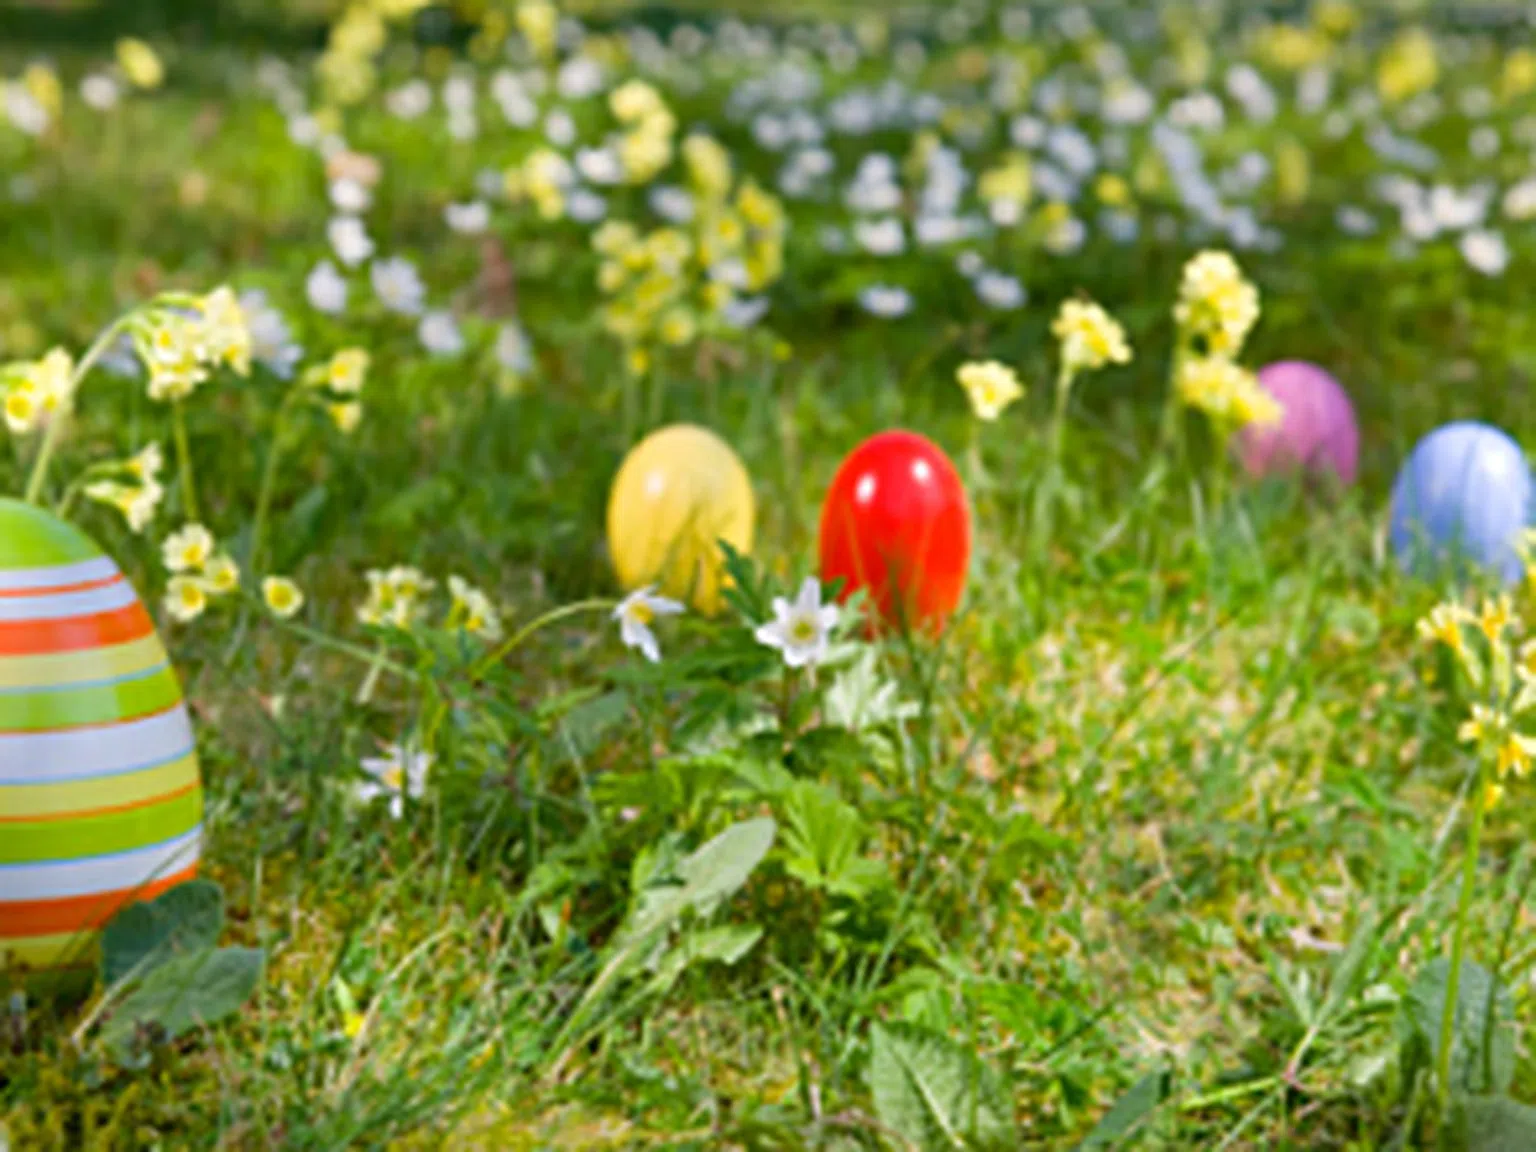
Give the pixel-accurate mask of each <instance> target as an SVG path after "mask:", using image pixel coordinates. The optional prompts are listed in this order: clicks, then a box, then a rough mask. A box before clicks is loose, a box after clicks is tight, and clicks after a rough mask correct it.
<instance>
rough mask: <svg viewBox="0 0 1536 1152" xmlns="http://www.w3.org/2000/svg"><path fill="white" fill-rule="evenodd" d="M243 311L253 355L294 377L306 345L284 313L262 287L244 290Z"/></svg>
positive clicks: (276, 371) (271, 369)
mask: <svg viewBox="0 0 1536 1152" xmlns="http://www.w3.org/2000/svg"><path fill="white" fill-rule="evenodd" d="M240 311H241V312H243V313H244V314H245V326H246V330H247V331H248V332H249V333H250V334H251V359H253V360H255V361H256V362H257V363H258V364H261V365H262V366H264V367H265V368H266V369H267V371H269V372H271V373H272V374H273V375H274V376H276V377H278V378H279V379H281V380H290V379H292V378H293V370H294V368H295V367H296V366H297V365H298V362H299V360H300V358H301V357H302V356H303V355H304V349H302V348H300V347H299V345H298V344H297V343H296V342H295V341H294V339H293V332H292V331H291V330H290V329H289V327H288V321H287V320H286V319H284V317H283V314H282V313H281V312H279V311H278V310H277V309H276V308H274V307H273V306H272V304H271V302H270V301H268V299H267V294H266V292H265V291H263V290H262V289H260V288H251V289H248V290H247V291H245V292H242V293H240Z"/></svg>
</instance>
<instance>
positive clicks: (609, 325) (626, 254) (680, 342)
mask: <svg viewBox="0 0 1536 1152" xmlns="http://www.w3.org/2000/svg"><path fill="white" fill-rule="evenodd" d="M685 160H686V161H687V163H688V167H689V174H690V180H691V182H692V184H693V186H694V189H695V192H696V198H695V211H694V217H693V221H692V225H691V227H692V231H691V232H685V231H683V230H682V229H681V228H673V227H665V228H658V229H655V230H653V231H651V232H648V233H645V234H643V235H642V234H641V233H640V232H639V231H638V230H637V229H636V228H635V227H634V226H633V225H632V224H629V223H627V222H623V221H609V222H608V223H606V224H604V225H603V226H602V227H601V228H599V229H598V230H597V232H596V233H594V234H593V237H592V246H593V248H594V249H595V250H596V251H597V253H598V255H599V256H601V257H602V258H603V259H602V262H601V264H600V265H599V266H598V272H597V282H598V287H599V289H600V290H601V291H602V293H603V295H604V296H605V297H606V298H607V303H606V304H605V305H604V307H603V313H602V319H603V326H604V328H605V329H606V330H607V331H608V332H609V334H611V335H613V336H614V337H616V338H617V339H618V340H619V341H620V342H621V343H623V344H624V345H625V347H626V348H627V349H628V350H629V355H630V362H631V367H632V368H634V369H635V370H636V371H643V370H644V369H645V367H646V366H647V365H648V363H649V353H648V351H647V348H648V347H650V346H654V345H657V344H660V345H663V346H666V347H673V348H677V347H683V346H685V345H688V344H691V343H692V342H693V341H694V339H695V338H696V337H697V336H698V334H699V332H700V331H701V330H703V329H708V328H712V327H714V326H716V325H717V324H718V322H719V320H720V318H721V317H722V315H723V314H724V312H725V310H726V309H727V308H728V307H729V306H730V304H731V303H732V302H733V301H734V300H735V299H736V294H737V293H738V292H740V291H745V292H759V291H761V290H763V289H765V288H767V287H768V286H769V285H771V284H772V283H773V282H774V281H775V280H777V279H778V278H779V276H780V275H782V273H783V271H784V235H785V231H786V224H785V216H784V209H783V207H782V205H780V203H779V201H778V200H777V199H775V198H774V197H773V196H770V195H769V194H768V193H766V192H764V191H763V190H762V189H761V188H759V187H758V186H757V185H756V184H754V183H752V182H751V181H746V182H744V183H742V184H741V185H740V186H739V187H738V188H737V189H736V193H735V195H734V197H733V196H731V194H730V189H731V183H732V173H731V165H730V158H729V157H728V156H727V155H726V153H725V150H724V149H723V148H722V147H720V145H719V144H717V143H715V142H714V141H713V140H707V139H705V138H703V137H698V138H694V139H691V140H690V141H689V142H688V144H687V145H686V146H685Z"/></svg>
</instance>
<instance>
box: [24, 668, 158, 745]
mask: <svg viewBox="0 0 1536 1152" xmlns="http://www.w3.org/2000/svg"><path fill="white" fill-rule="evenodd" d="M180 700H181V685H180V684H179V683H177V680H176V673H175V671H174V670H173V669H172V668H171V667H170V666H169V665H166V666H165V667H164V668H162V669H160V671H158V672H156V673H155V674H154V675H152V676H141V677H139V678H137V679H134V680H124V681H123V682H122V683H120V684H97V685H93V686H90V687H86V688H68V687H65V688H40V689H38V690H37V691H36V692H26V693H18V694H16V695H9V694H7V695H0V732H46V731H53V730H57V729H61V728H85V727H89V726H91V725H96V724H118V723H122V722H125V721H128V720H137V719H139V718H140V717H143V716H152V715H154V714H155V713H156V712H164V711H165V710H166V709H167V708H170V707H171V706H172V705H174V704H177V703H179V702H180Z"/></svg>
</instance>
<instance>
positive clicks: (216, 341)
mask: <svg viewBox="0 0 1536 1152" xmlns="http://www.w3.org/2000/svg"><path fill="white" fill-rule="evenodd" d="M129 330H130V332H131V333H132V335H133V342H134V346H135V348H137V350H138V353H139V358H140V359H141V360H142V361H143V362H144V367H145V368H146V369H147V370H148V371H149V397H150V399H151V400H158V401H174V400H185V399H186V398H187V397H188V396H190V395H192V393H193V392H194V391H195V390H196V389H197V386H198V385H199V384H201V383H202V382H203V381H205V380H207V379H208V376H209V373H210V371H211V370H212V369H214V368H218V367H220V366H225V367H228V368H231V369H233V370H234V371H235V372H237V373H238V374H239V375H241V376H247V375H249V374H250V371H251V333H250V328H249V327H248V326H247V324H246V320H245V314H244V312H242V311H241V308H240V302H239V300H237V299H236V298H235V294H234V293H233V292H232V291H231V290H230V289H229V288H227V287H221V288H216V289H215V290H214V291H212V292H210V293H209V294H208V295H206V296H200V297H187V296H182V295H179V294H169V295H167V296H165V297H163V298H162V301H161V302H160V303H159V304H158V305H157V306H151V307H150V308H148V309H146V310H144V311H143V312H141V313H139V314H137V315H136V316H134V317H133V319H132V321H131V323H130V328H129Z"/></svg>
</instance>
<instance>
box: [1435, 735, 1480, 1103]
mask: <svg viewBox="0 0 1536 1152" xmlns="http://www.w3.org/2000/svg"><path fill="white" fill-rule="evenodd" d="M1487 775H1488V758H1487V757H1486V756H1483V755H1479V757H1478V760H1477V782H1476V784H1475V785H1474V787H1473V790H1472V826H1471V827H1470V828H1469V829H1468V830H1467V847H1466V855H1465V856H1464V857H1463V859H1462V862H1461V895H1460V896H1459V897H1458V898H1457V901H1456V928H1455V934H1454V935H1453V936H1452V937H1451V970H1450V973H1449V974H1448V975H1447V976H1446V980H1445V1007H1444V1008H1442V1009H1441V1012H1440V1066H1439V1070H1438V1071H1439V1077H1438V1079H1439V1087H1440V1114H1441V1116H1442V1117H1443V1116H1444V1115H1445V1113H1446V1108H1447V1106H1448V1105H1449V1103H1450V1099H1451V1046H1452V1043H1453V1037H1454V1035H1455V1031H1456V999H1457V995H1458V992H1459V991H1460V986H1461V960H1462V955H1463V953H1464V952H1465V951H1466V944H1467V914H1468V912H1469V911H1470V910H1471V906H1472V889H1473V888H1474V887H1475V886H1476V883H1477V850H1478V845H1479V844H1480V843H1481V841H1482V838H1483V815H1484V812H1485V810H1486V809H1487V807H1488V805H1487V803H1486V802H1485V801H1486V797H1485V793H1486V792H1487ZM1470 1056H1471V1054H1470V1053H1468V1057H1469V1058H1470Z"/></svg>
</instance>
